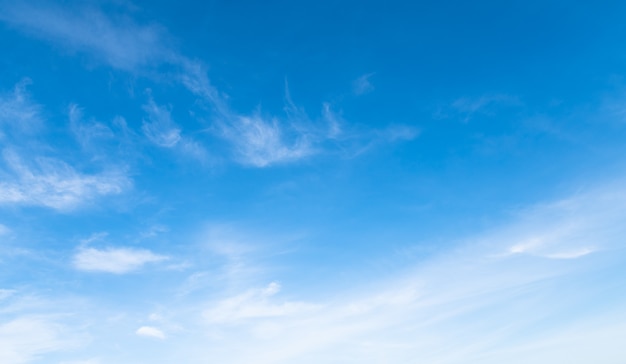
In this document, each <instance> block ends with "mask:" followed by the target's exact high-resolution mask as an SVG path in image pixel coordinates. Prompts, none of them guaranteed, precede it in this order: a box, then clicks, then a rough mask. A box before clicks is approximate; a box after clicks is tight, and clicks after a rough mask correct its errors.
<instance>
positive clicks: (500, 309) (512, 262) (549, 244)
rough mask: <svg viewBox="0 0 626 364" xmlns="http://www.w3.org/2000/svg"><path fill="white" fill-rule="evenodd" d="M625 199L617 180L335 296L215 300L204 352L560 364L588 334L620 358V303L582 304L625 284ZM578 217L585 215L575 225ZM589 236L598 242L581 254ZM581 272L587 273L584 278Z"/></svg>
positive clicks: (243, 358) (256, 295)
mask: <svg viewBox="0 0 626 364" xmlns="http://www.w3.org/2000/svg"><path fill="white" fill-rule="evenodd" d="M624 196H626V195H624V193H623V188H621V187H620V186H603V187H602V188H599V189H596V190H593V191H589V192H588V193H585V194H577V195H574V196H572V197H570V198H566V199H563V200H559V201H556V202H553V203H549V204H541V205H536V206H532V207H530V208H527V209H525V210H523V211H520V212H519V213H517V214H516V215H515V216H514V218H513V221H511V222H510V223H509V224H507V225H506V226H504V227H503V228H501V229H497V230H495V231H490V232H487V233H485V234H482V235H479V236H476V237H474V238H472V239H469V241H468V243H467V244H461V245H459V248H458V249H456V251H455V252H452V253H449V254H446V255H443V256H439V257H435V258H433V259H431V260H429V261H428V262H424V264H421V265H419V266H417V267H414V268H412V269H411V270H410V271H409V272H407V273H405V274H396V275H394V276H393V277H392V278H390V279H384V280H381V281H379V282H371V283H370V284H367V285H365V286H361V287H360V288H354V289H353V290H352V291H349V292H343V293H342V294H340V295H338V296H337V298H336V299H332V298H331V299H327V300H323V301H321V302H316V303H309V302H300V301H289V300H281V299H280V297H279V296H278V293H279V292H280V289H279V288H280V286H278V284H277V283H270V284H269V285H268V286H266V287H265V288H260V289H259V288H256V289H249V290H246V291H244V292H242V293H240V294H235V295H230V296H228V297H226V298H222V299H217V300H215V301H214V302H213V303H208V304H206V306H207V308H206V309H205V310H204V311H202V317H203V318H204V322H205V325H207V328H211V329H210V330H218V331H217V333H216V334H215V335H217V337H219V339H216V340H218V342H219V344H220V348H221V351H218V350H212V349H209V348H207V349H206V350H205V351H202V354H201V355H215V356H216V357H218V358H224V359H225V358H228V362H229V363H246V362H250V361H254V362H256V363H291V362H296V361H297V362H299V363H315V362H324V361H330V360H332V359H333V358H337V357H338V356H340V357H342V358H345V362H348V363H359V362H372V358H373V357H374V358H385V360H387V361H391V362H409V361H416V360H417V361H426V362H435V363H450V364H452V363H467V362H471V363H474V362H476V363H478V362H481V363H499V362H502V361H503V360H505V359H506V358H509V359H511V358H514V360H513V359H512V360H513V361H514V362H516V363H523V362H533V361H536V360H540V361H539V362H546V361H545V360H546V359H545V358H546V357H547V358H551V359H553V360H552V362H559V361H563V360H564V359H565V358H567V357H569V355H572V357H580V358H581V360H579V361H578V362H580V363H583V362H585V360H589V359H591V358H593V355H594V354H593V353H591V352H590V351H589V350H587V349H586V346H585V345H582V344H583V343H584V342H585V341H589V342H591V343H593V345H594V347H595V346H596V345H599V346H600V347H602V348H604V349H605V350H606V352H605V353H603V354H602V358H609V359H611V358H618V357H620V352H621V345H620V344H619V339H618V337H619V335H616V333H619V332H621V331H622V330H623V329H624V325H623V324H621V323H620V322H622V321H620V320H619V319H618V320H615V318H616V317H623V315H621V316H620V315H619V307H621V304H620V302H622V301H623V299H621V301H620V299H615V300H612V301H610V302H606V307H605V310H604V313H603V314H601V315H599V316H598V315H597V314H595V313H594V312H593V310H592V311H589V310H588V309H587V308H585V302H587V301H588V300H590V299H593V298H594V297H596V296H597V295H598V294H599V293H600V292H604V291H605V290H610V289H613V288H614V286H615V285H616V284H619V282H620V280H621V279H620V278H619V276H618V275H616V274H615V273H616V269H620V266H621V265H619V264H618V263H619V260H616V259H615V258H616V257H617V256H621V257H622V258H623V255H624V252H623V249H620V241H621V240H620V239H619V237H620V236H623V232H624V228H623V227H619V228H617V227H616V226H620V225H619V224H616V222H619V221H623V219H624V218H625V217H626V198H625V197H624ZM581 221H584V222H586V223H585V224H582V225H581V226H580V227H579V228H576V229H573V228H571V227H573V226H577V225H579V223H580V222H581ZM607 227H613V228H607ZM599 232H604V233H599ZM524 235H525V236H544V237H545V238H544V239H543V240H541V241H540V242H538V243H536V245H535V246H534V248H533V249H534V250H532V252H531V251H530V250H529V251H525V252H520V253H516V254H502V252H503V251H508V250H509V249H511V247H513V246H515V245H516V244H518V242H519V241H520V239H525V236H524ZM586 244H593V246H594V247H595V249H594V250H593V251H592V252H585V254H582V253H580V252H584V250H578V249H585V248H584V247H585V246H587V245H586ZM581 247H582V248H581ZM589 249H591V248H589ZM571 252H574V253H571ZM576 252H579V253H576ZM575 253H576V254H575ZM591 266H593V267H594V268H593V270H592V271H590V270H589V267H591ZM581 274H582V275H584V276H585V277H587V279H586V280H584V281H581V280H580V277H581ZM459 277H463V279H462V280H459ZM590 277H596V278H598V279H591V278H590ZM600 278H602V279H600ZM556 287H558V290H557V289H555V288H556ZM616 310H617V311H616ZM615 315H617V316H615ZM610 317H613V318H614V319H610ZM546 320H550V322H551V325H550V329H549V330H546V329H545V328H544V326H543V323H544V322H545V321H546ZM233 327H235V329H233ZM190 340H191V339H190ZM189 345H190V346H194V345H195V344H194V341H193V340H191V342H190V343H189ZM237 347H246V348H247V350H246V351H245V352H242V351H238V350H235V349H236V348H237ZM565 348H568V349H567V350H565ZM195 350H196V351H197V349H195ZM197 354H198V355H200V354H199V353H197ZM219 355H223V356H222V357H220V356H219ZM583 358H584V360H583ZM547 362H550V361H547ZM608 362H610V363H617V361H615V360H614V359H611V360H609V361H608Z"/></svg>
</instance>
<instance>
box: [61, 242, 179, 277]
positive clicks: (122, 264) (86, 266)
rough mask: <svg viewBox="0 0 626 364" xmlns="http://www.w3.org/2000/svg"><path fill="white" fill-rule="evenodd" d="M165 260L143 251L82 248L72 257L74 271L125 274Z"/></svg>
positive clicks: (164, 257)
mask: <svg viewBox="0 0 626 364" xmlns="http://www.w3.org/2000/svg"><path fill="white" fill-rule="evenodd" d="M166 259H168V258H167V257H166V256H162V255H157V254H154V253H152V252H151V251H149V250H145V249H132V248H104V249H96V248H86V247H83V248H79V250H78V252H77V253H76V255H75V256H74V261H73V264H74V267H75V268H76V269H78V270H83V271H88V272H104V273H114V274H125V273H130V272H132V271H136V270H139V269H141V268H142V267H143V266H144V265H146V264H149V263H158V262H161V261H164V260H166Z"/></svg>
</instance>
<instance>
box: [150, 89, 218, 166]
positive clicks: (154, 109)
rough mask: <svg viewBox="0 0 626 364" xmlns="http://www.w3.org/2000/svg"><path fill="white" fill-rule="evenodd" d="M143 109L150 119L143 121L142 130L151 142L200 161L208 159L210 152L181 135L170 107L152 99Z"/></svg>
mask: <svg viewBox="0 0 626 364" xmlns="http://www.w3.org/2000/svg"><path fill="white" fill-rule="evenodd" d="M143 109H144V111H145V112H146V113H147V114H148V118H147V120H143V124H142V127H141V129H142V130H143V133H144V135H145V136H146V138H148V140H149V141H150V142H152V143H153V144H155V145H157V146H159V147H161V148H169V149H176V150H178V151H180V152H181V153H183V154H186V155H189V156H192V157H194V158H196V159H198V160H200V161H206V160H207V159H208V152H207V151H206V149H205V148H204V147H203V146H201V145H200V144H199V143H198V142H196V141H195V140H193V139H191V138H190V137H187V136H183V135H181V133H182V130H181V128H180V127H179V126H178V125H177V124H176V123H175V122H174V120H172V115H171V110H170V109H169V108H168V107H166V106H162V105H157V104H156V103H155V102H154V100H153V99H152V98H150V99H149V101H148V103H147V104H146V105H144V107H143Z"/></svg>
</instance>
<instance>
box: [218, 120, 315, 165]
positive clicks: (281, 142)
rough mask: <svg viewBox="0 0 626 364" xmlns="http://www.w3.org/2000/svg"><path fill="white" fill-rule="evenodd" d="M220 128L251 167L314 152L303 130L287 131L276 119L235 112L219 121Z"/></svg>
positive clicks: (288, 160)
mask: <svg viewBox="0 0 626 364" xmlns="http://www.w3.org/2000/svg"><path fill="white" fill-rule="evenodd" d="M220 132H221V133H220V134H221V136H222V137H223V138H225V139H226V140H228V141H230V142H231V143H232V144H233V146H234V148H235V152H236V156H237V159H238V161H239V162H241V163H243V164H247V165H251V166H255V167H266V166H269V165H272V164H277V163H286V162H293V161H296V160H299V159H302V158H304V157H307V156H309V155H311V154H313V153H314V150H313V148H312V146H311V141H310V140H309V137H308V135H307V134H303V133H297V132H296V133H294V132H293V131H292V133H291V135H288V132H287V131H286V129H285V128H283V127H281V125H280V124H279V121H278V120H277V119H272V120H265V119H263V118H262V117H260V116H258V115H251V116H237V117H235V118H233V119H232V120H231V121H230V122H228V123H223V124H221V127H220Z"/></svg>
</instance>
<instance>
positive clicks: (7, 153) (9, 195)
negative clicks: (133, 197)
mask: <svg viewBox="0 0 626 364" xmlns="http://www.w3.org/2000/svg"><path fill="white" fill-rule="evenodd" d="M2 154H3V158H4V162H5V164H6V165H7V167H8V169H7V170H5V171H4V174H5V179H4V181H2V182H0V204H17V205H36V206H45V207H49V208H53V209H56V210H71V209H74V208H76V207H78V206H80V205H84V204H86V203H89V202H90V201H92V200H94V199H95V198H97V197H99V196H106V195H115V194H120V193H122V192H123V191H124V190H126V189H128V188H129V187H130V185H131V182H130V180H129V179H128V178H127V177H126V176H124V175H123V174H121V173H118V172H111V173H103V174H96V175H89V174H82V173H79V172H77V171H76V170H75V169H74V168H72V167H71V166H70V165H68V164H67V163H65V162H63V161H61V160H58V159H55V158H43V157H40V158H36V159H35V161H34V163H26V162H25V161H24V160H23V159H22V158H21V157H20V156H19V155H18V154H17V153H16V152H14V151H12V150H6V149H5V150H4V151H3V153H2Z"/></svg>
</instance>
